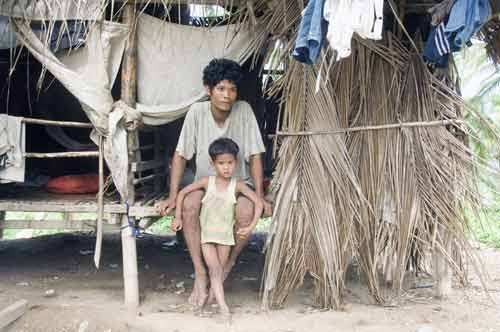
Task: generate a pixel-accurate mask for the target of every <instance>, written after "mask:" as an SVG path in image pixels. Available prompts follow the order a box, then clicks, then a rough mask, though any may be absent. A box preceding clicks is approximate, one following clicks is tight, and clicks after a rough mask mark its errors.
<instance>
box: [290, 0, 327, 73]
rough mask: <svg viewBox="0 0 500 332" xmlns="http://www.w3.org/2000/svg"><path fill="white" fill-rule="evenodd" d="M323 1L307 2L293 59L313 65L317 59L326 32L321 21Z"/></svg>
mask: <svg viewBox="0 0 500 332" xmlns="http://www.w3.org/2000/svg"><path fill="white" fill-rule="evenodd" d="M324 3H325V0H309V2H308V3H307V6H306V8H305V9H304V15H303V17H302V20H301V21H300V26H299V32H298V34H297V40H296V41H295V48H294V50H293V53H292V55H293V57H294V58H295V59H296V60H297V61H300V62H303V63H307V64H313V63H315V62H316V60H317V59H318V56H319V53H320V51H321V47H322V46H323V40H324V39H323V38H324V35H325V32H326V26H325V25H326V21H325V20H324V19H323V7H324Z"/></svg>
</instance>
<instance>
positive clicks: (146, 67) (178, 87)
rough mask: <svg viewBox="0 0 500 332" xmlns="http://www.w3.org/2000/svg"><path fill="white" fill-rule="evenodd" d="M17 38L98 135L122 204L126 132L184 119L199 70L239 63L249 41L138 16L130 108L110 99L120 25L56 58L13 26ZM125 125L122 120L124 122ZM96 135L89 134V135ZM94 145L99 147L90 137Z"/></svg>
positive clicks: (121, 40) (229, 31) (23, 27)
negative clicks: (224, 61)
mask: <svg viewBox="0 0 500 332" xmlns="http://www.w3.org/2000/svg"><path fill="white" fill-rule="evenodd" d="M13 26H14V27H15V30H16V34H17V38H18V40H19V41H21V42H22V43H23V45H25V46H26V47H27V48H28V49H29V51H30V52H31V53H32V54H33V56H35V57H36V58H37V60H38V61H40V62H41V63H42V64H43V65H44V66H45V67H46V68H47V69H48V70H49V71H50V72H51V73H52V74H53V75H54V76H55V77H56V78H57V79H58V80H59V81H60V82H61V83H62V84H63V85H64V86H65V87H66V89H68V91H70V92H71V93H72V94H73V95H74V96H75V97H76V98H77V99H78V100H79V101H80V103H81V105H82V108H83V109H84V111H85V113H86V114H87V116H88V117H89V119H90V121H91V122H92V124H93V125H94V126H95V128H96V129H97V131H98V132H99V133H100V134H101V135H104V136H105V143H104V152H105V158H106V162H107V164H108V167H109V168H110V170H111V173H112V176H113V181H114V183H115V186H116V187H117V189H118V191H119V192H120V194H121V196H122V197H123V198H125V199H126V198H127V197H128V192H127V171H128V154H127V140H126V136H127V135H126V130H125V126H127V123H134V122H139V121H143V122H144V123H146V124H151V125H160V124H165V123H168V122H171V121H174V120H176V119H178V118H179V117H182V116H183V115H184V114H185V113H186V112H187V110H188V109H189V106H190V105H191V104H193V103H194V102H196V101H198V100H200V99H201V98H203V97H204V95H205V94H204V90H203V86H202V83H201V81H202V70H203V68H204V66H206V65H207V64H208V62H209V61H210V60H211V59H213V58H216V57H222V56H224V57H228V58H232V59H234V60H237V61H243V60H244V58H245V54H246V53H248V52H247V49H248V45H249V41H250V35H249V33H248V32H245V31H239V32H238V34H237V35H235V32H236V27H235V26H226V27H216V28H211V29H205V28H195V27H186V26H180V25H177V24H171V23H167V22H164V21H162V20H159V19H155V18H153V17H150V16H147V15H142V16H141V17H140V18H139V20H138V35H137V38H138V69H137V71H138V84H137V85H138V101H139V103H138V104H137V109H133V108H130V107H128V106H127V105H125V103H123V102H121V101H118V102H114V101H113V98H112V96H111V86H112V83H113V81H114V78H115V77H116V75H117V72H118V69H119V65H120V61H121V57H122V55H123V50H124V44H125V38H126V31H127V28H126V26H124V25H121V24H117V23H111V22H104V23H102V24H96V25H95V27H94V29H93V30H91V32H90V33H89V35H88V37H87V38H88V39H87V42H86V44H85V46H84V47H82V48H81V49H79V50H77V51H72V52H71V53H68V52H63V53H62V54H61V55H59V56H56V55H54V54H53V53H52V52H51V51H50V50H49V49H48V48H47V46H46V45H45V44H44V43H42V42H41V41H40V40H39V39H38V38H37V36H36V35H35V34H34V33H33V31H32V30H31V28H30V27H29V25H28V24H27V22H26V21H21V20H13ZM122 120H124V121H122ZM94 134H95V133H94ZM93 139H94V142H97V140H96V136H95V135H93Z"/></svg>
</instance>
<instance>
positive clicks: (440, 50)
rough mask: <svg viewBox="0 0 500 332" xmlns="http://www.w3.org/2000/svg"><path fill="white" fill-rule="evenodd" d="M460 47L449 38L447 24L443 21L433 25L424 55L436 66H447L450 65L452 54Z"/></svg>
mask: <svg viewBox="0 0 500 332" xmlns="http://www.w3.org/2000/svg"><path fill="white" fill-rule="evenodd" d="M459 49H460V48H457V47H456V46H455V45H454V44H453V43H451V41H450V40H449V39H448V37H447V36H446V33H445V24H444V23H443V22H441V23H440V24H438V25H437V26H435V27H432V30H431V32H430V34H429V37H428V39H427V43H426V44H425V48H424V54H423V56H424V59H425V60H428V61H430V62H432V63H433V64H434V65H435V67H437V68H446V67H448V61H449V57H450V54H451V53H452V52H456V51H458V50H459Z"/></svg>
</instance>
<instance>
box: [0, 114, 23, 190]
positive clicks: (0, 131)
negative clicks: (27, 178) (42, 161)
mask: <svg viewBox="0 0 500 332" xmlns="http://www.w3.org/2000/svg"><path fill="white" fill-rule="evenodd" d="M24 152H25V125H24V123H23V122H22V118H20V117H15V116H9V115H7V114H0V183H8V182H24V155H23V154H24Z"/></svg>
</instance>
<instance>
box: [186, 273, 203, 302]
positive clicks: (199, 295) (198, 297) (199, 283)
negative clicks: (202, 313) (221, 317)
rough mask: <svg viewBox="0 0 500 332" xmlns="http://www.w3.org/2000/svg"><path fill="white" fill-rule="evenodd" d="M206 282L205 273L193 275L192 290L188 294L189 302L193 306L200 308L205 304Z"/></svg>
mask: <svg viewBox="0 0 500 332" xmlns="http://www.w3.org/2000/svg"><path fill="white" fill-rule="evenodd" d="M207 284H208V278H207V276H206V275H199V276H198V275H195V279H194V286H193V291H192V292H191V295H190V296H189V304H191V305H192V306H194V307H195V308H202V307H203V306H204V305H205V302H206V301H207V296H208V295H207Z"/></svg>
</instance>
